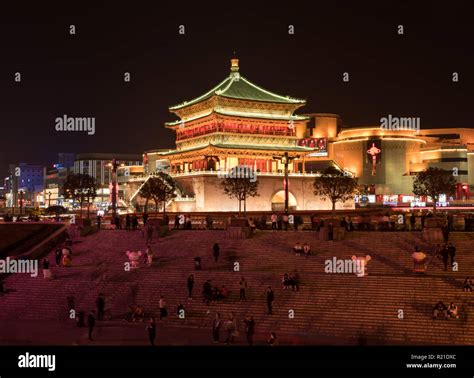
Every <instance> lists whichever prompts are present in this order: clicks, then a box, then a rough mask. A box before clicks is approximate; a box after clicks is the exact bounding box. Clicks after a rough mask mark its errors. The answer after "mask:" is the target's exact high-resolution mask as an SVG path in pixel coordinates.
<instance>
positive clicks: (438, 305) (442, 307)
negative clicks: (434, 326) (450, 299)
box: [433, 301, 448, 320]
mask: <svg viewBox="0 0 474 378" xmlns="http://www.w3.org/2000/svg"><path fill="white" fill-rule="evenodd" d="M440 312H442V313H443V316H444V318H445V319H446V320H447V319H448V308H447V307H446V305H445V304H444V303H443V302H441V301H439V302H438V303H436V305H435V306H434V308H433V319H438V315H439V313H440Z"/></svg>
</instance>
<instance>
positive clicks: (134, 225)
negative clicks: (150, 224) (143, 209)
mask: <svg viewBox="0 0 474 378" xmlns="http://www.w3.org/2000/svg"><path fill="white" fill-rule="evenodd" d="M137 228H138V218H137V216H136V214H133V216H132V230H133V231H135V230H136V229H137Z"/></svg>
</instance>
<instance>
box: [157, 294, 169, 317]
mask: <svg viewBox="0 0 474 378" xmlns="http://www.w3.org/2000/svg"><path fill="white" fill-rule="evenodd" d="M158 305H159V308H160V320H162V319H163V318H166V317H167V316H168V310H167V309H166V302H165V297H164V296H163V295H162V296H161V297H160V301H159V304H158Z"/></svg>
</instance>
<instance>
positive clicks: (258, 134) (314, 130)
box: [122, 59, 474, 212]
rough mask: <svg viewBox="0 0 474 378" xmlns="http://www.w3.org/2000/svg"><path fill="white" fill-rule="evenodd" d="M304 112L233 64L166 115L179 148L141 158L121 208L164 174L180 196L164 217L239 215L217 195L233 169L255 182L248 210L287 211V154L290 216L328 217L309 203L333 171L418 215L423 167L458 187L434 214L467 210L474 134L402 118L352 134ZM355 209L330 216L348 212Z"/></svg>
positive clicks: (373, 197) (326, 117)
mask: <svg viewBox="0 0 474 378" xmlns="http://www.w3.org/2000/svg"><path fill="white" fill-rule="evenodd" d="M305 105H306V101H305V100H302V99H297V98H292V97H288V96H281V95H278V94H275V93H273V92H269V91H267V90H265V89H263V88H261V87H259V86H257V85H255V84H253V83H252V82H250V81H248V80H247V79H246V78H245V77H243V76H241V74H240V70H239V62H238V60H237V59H232V60H231V72H230V75H229V76H228V77H227V78H226V79H225V80H224V81H222V82H221V83H220V84H218V85H217V86H216V87H214V88H213V89H211V90H210V91H208V92H206V93H204V94H203V95H201V96H199V97H197V98H195V99H193V100H190V101H185V102H183V103H181V104H179V105H175V106H171V107H170V108H169V110H170V111H171V112H172V113H174V114H175V115H176V116H177V117H178V119H177V120H176V121H174V122H169V123H167V124H166V125H165V126H166V127H167V128H169V129H171V130H173V132H175V133H176V148H175V149H172V150H151V151H146V152H145V153H144V154H143V175H139V176H137V175H136V176H133V177H132V176H130V179H129V180H128V181H127V182H126V183H122V185H123V187H124V188H125V185H126V187H127V189H126V190H124V196H125V197H126V198H125V199H126V200H127V201H129V202H130V203H131V204H133V205H135V206H136V205H140V204H142V202H143V200H142V199H141V198H140V196H139V195H138V189H139V188H140V186H141V185H142V184H143V183H144V182H145V181H146V180H147V178H148V177H150V175H152V174H153V173H154V172H157V171H160V170H164V171H166V172H169V173H170V175H171V176H173V177H174V178H175V180H176V182H177V184H178V188H179V190H178V196H177V198H176V199H175V200H173V201H170V202H169V203H168V205H167V209H168V210H169V211H177V212H204V211H236V210H237V209H238V202H237V201H236V200H235V199H230V198H228V197H227V196H226V195H225V194H224V193H223V190H222V186H221V185H220V182H222V176H223V175H225V172H228V171H229V170H231V169H232V168H233V167H236V166H248V167H251V168H252V169H253V170H254V171H255V172H256V174H257V180H258V181H259V187H258V192H259V196H258V197H255V198H250V199H249V200H248V202H247V210H251V211H271V210H279V209H282V206H283V201H284V179H283V171H284V165H283V163H282V160H281V157H282V156H283V154H284V153H285V152H286V153H288V157H289V158H290V159H291V161H290V163H289V186H288V188H289V192H290V195H289V198H290V208H291V209H293V210H325V209H330V207H331V204H330V203H329V202H328V201H324V200H323V199H321V198H318V197H316V196H315V195H314V194H313V182H314V179H315V177H316V176H317V175H318V174H319V172H321V171H322V170H324V169H325V168H327V167H329V166H335V167H337V168H339V169H341V170H344V171H347V172H348V174H350V175H354V176H356V177H358V180H359V183H360V184H363V185H365V186H366V188H367V192H368V196H367V197H364V202H369V203H375V204H380V205H383V204H388V205H402V204H404V205H409V206H410V205H411V206H414V205H423V204H424V203H425V202H426V201H427V199H426V198H416V197H414V196H413V193H412V188H413V178H414V175H415V174H416V173H417V172H419V171H422V170H424V169H426V168H428V167H439V168H443V169H446V170H450V171H452V172H453V175H454V176H455V178H456V181H457V185H456V192H455V194H454V195H453V196H449V197H448V196H441V198H440V202H441V203H440V206H443V205H446V204H449V203H451V204H453V203H465V204H467V203H469V202H470V201H471V198H472V197H471V192H472V191H473V189H474V129H469V128H445V129H427V128H425V127H426V125H421V128H420V124H421V122H420V120H419V119H416V118H406V117H403V116H404V115H387V117H385V118H384V119H381V123H380V124H379V125H367V126H364V127H348V126H346V125H345V124H343V122H342V119H341V117H340V116H339V115H337V114H327V113H310V114H303V113H301V114H300V113H297V110H298V109H300V108H301V107H303V106H305ZM400 117H401V118H400ZM387 120H388V121H387ZM359 200H360V199H359V198H357V197H356V198H355V199H354V201H348V202H346V203H344V204H342V203H340V204H338V205H337V207H336V208H339V209H343V208H353V207H354V206H355V204H356V203H357V202H358V201H359Z"/></svg>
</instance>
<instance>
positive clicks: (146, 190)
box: [138, 178, 153, 213]
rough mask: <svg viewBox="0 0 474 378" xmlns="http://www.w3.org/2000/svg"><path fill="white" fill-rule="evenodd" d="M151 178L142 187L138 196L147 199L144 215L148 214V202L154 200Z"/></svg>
mask: <svg viewBox="0 0 474 378" xmlns="http://www.w3.org/2000/svg"><path fill="white" fill-rule="evenodd" d="M150 179H151V178H149V179H148V180H147V181H145V183H144V184H143V185H142V186H141V188H140V190H139V192H138V194H139V195H140V197H142V198H145V208H144V209H143V212H144V213H147V212H148V202H149V201H150V199H152V197H153V196H152V191H151V188H152V184H151V183H150V182H149V181H150Z"/></svg>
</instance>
